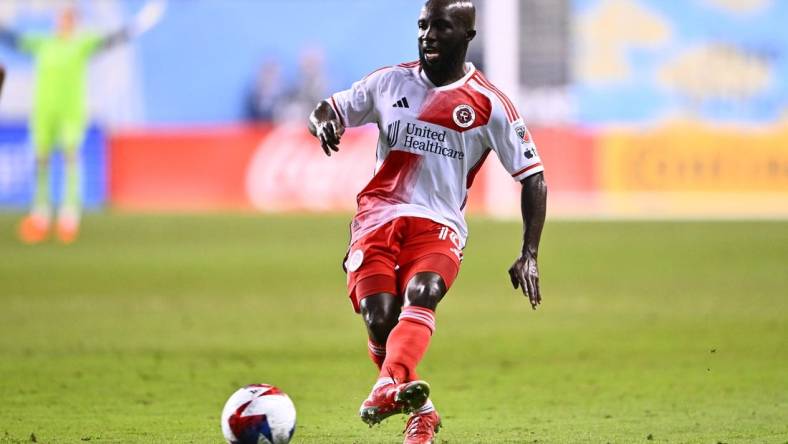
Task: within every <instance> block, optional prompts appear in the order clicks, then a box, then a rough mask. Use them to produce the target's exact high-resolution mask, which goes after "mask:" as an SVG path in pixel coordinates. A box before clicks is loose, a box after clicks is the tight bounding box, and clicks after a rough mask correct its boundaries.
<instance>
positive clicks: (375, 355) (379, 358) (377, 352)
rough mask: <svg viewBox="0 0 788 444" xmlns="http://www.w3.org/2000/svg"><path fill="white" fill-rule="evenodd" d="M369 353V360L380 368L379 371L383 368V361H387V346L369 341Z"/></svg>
mask: <svg viewBox="0 0 788 444" xmlns="http://www.w3.org/2000/svg"><path fill="white" fill-rule="evenodd" d="M367 352H368V353H369V359H371V360H372V363H373V364H375V365H376V366H377V367H378V370H380V369H381V368H383V361H385V360H386V346H385V345H380V344H378V343H377V342H375V341H373V340H372V339H369V340H367Z"/></svg>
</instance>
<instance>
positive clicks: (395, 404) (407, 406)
mask: <svg viewBox="0 0 788 444" xmlns="http://www.w3.org/2000/svg"><path fill="white" fill-rule="evenodd" d="M429 396H430V385H429V384H427V383H426V382H425V381H411V382H405V383H402V384H397V383H395V382H392V383H390V384H384V385H380V386H378V387H375V388H373V389H372V393H370V394H369V397H368V398H367V399H366V400H365V401H364V402H363V403H362V404H361V408H360V409H359V412H358V414H359V416H360V417H361V420H362V421H364V422H365V423H367V424H369V426H370V427H372V426H373V425H375V424H378V423H379V422H381V421H383V420H384V419H386V418H388V417H389V416H392V415H397V414H400V413H411V412H413V411H416V410H418V409H419V408H420V407H421V406H423V405H424V403H425V402H427V399H428V398H429Z"/></svg>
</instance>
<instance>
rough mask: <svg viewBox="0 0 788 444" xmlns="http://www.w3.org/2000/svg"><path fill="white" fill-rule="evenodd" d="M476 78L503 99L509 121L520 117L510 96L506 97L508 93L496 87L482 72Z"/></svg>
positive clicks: (499, 98)
mask: <svg viewBox="0 0 788 444" xmlns="http://www.w3.org/2000/svg"><path fill="white" fill-rule="evenodd" d="M475 79H476V81H477V82H479V84H480V85H481V86H482V87H484V88H487V89H488V90H490V91H491V92H492V93H493V94H495V95H496V96H498V100H500V101H501V103H502V104H503V107H504V109H505V110H506V118H507V119H508V121H509V123H511V122H514V121H515V120H517V119H518V118H519V116H517V110H516V109H515V107H514V105H513V104H512V102H511V101H510V100H509V98H508V97H506V95H505V94H504V93H502V92H501V90H499V89H498V88H496V87H495V86H494V85H493V84H492V83H490V81H489V80H487V79H486V78H484V77H483V76H482V75H481V74H479V75H478V76H477V77H476V78H475Z"/></svg>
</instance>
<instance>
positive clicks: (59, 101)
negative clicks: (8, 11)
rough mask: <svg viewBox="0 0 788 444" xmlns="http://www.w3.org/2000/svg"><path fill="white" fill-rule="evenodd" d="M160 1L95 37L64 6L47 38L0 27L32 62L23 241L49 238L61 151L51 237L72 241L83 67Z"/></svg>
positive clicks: (152, 15) (78, 194)
mask: <svg viewBox="0 0 788 444" xmlns="http://www.w3.org/2000/svg"><path fill="white" fill-rule="evenodd" d="M163 11H164V2H163V1H152V2H149V3H147V4H146V5H145V6H144V7H143V9H142V10H141V11H140V12H139V13H138V14H137V15H136V17H135V18H134V19H133V20H132V22H131V23H130V24H129V25H128V26H126V27H124V28H123V29H121V30H119V31H117V32H113V33H111V34H108V35H104V36H100V35H94V34H89V33H81V32H77V30H76V25H77V23H76V22H77V11H76V9H75V8H74V7H71V6H69V7H66V8H64V9H63V10H62V11H61V12H60V14H59V16H58V18H57V24H56V30H55V33H54V34H53V35H40V34H17V33H15V32H12V31H10V30H8V29H5V28H4V27H3V26H2V25H0V43H6V44H7V45H9V46H11V47H13V48H15V49H17V50H19V51H20V52H24V53H27V54H30V55H32V56H33V58H34V59H35V69H36V81H35V93H34V99H33V100H34V102H33V112H32V114H31V117H30V131H31V135H32V141H33V146H34V150H35V158H36V173H35V175H36V177H35V182H34V183H35V191H34V193H33V204H32V207H31V210H30V214H29V215H28V216H27V217H25V218H24V219H23V220H22V222H21V223H20V225H19V237H20V239H21V240H22V241H23V242H25V243H31V244H32V243H38V242H41V241H43V240H45V239H46V238H47V236H48V234H49V229H50V224H51V220H52V216H53V214H52V205H51V201H50V197H49V190H50V186H49V181H50V174H49V165H50V159H51V157H52V152H53V151H54V150H55V149H57V148H59V149H62V150H63V154H64V156H63V158H64V160H65V174H64V178H65V183H64V189H63V199H62V203H61V205H60V208H59V210H58V213H57V234H58V238H59V239H60V241H61V242H63V243H71V242H74V241H75V240H76V238H77V235H78V233H79V222H80V216H81V212H82V203H81V198H82V190H81V182H82V175H81V168H80V159H79V151H80V148H81V146H82V142H83V139H84V136H85V131H86V129H87V125H88V122H89V117H88V115H87V106H86V83H87V64H88V62H89V60H90V57H91V56H93V55H94V54H96V53H98V52H100V51H102V50H106V49H109V48H111V47H113V46H115V45H117V44H119V43H123V42H125V41H127V40H129V39H130V38H133V37H135V36H138V35H140V34H141V33H143V32H145V31H147V30H148V29H150V28H151V27H152V26H153V25H155V24H156V22H158V20H159V19H160V18H161V16H162V14H163Z"/></svg>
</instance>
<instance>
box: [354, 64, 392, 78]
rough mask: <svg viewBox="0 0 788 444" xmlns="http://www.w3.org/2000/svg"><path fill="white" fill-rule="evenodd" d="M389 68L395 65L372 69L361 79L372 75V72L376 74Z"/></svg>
mask: <svg viewBox="0 0 788 444" xmlns="http://www.w3.org/2000/svg"><path fill="white" fill-rule="evenodd" d="M388 68H393V66H384V67H382V68H378V69H376V70H374V71H372V72H371V73H369V74H367V75H365V76H364V78H363V79H361V80H362V81H364V80H367V79H368V78H369V77H370V76H372V74H375V73H376V72H379V71H383V70H384V69H388Z"/></svg>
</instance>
